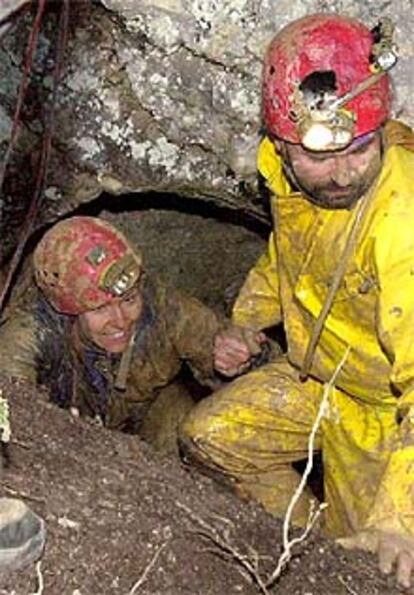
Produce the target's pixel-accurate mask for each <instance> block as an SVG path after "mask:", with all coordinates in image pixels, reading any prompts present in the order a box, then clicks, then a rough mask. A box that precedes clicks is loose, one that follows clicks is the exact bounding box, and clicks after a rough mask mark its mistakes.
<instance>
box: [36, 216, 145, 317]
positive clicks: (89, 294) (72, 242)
mask: <svg viewBox="0 0 414 595" xmlns="http://www.w3.org/2000/svg"><path fill="white" fill-rule="evenodd" d="M33 258H34V269H35V279H36V283H37V285H38V286H39V288H40V289H41V290H42V291H43V293H44V294H45V296H46V298H47V299H48V301H49V302H50V303H51V304H52V306H53V307H54V308H55V309H56V310H57V311H58V312H62V313H64V314H72V315H77V314H82V313H84V312H87V311H88V310H94V309H96V308H99V306H102V305H104V304H106V303H108V302H109V301H111V300H112V299H113V298H114V297H117V296H121V295H123V294H124V293H125V292H126V291H128V290H129V289H131V287H133V286H134V285H135V284H136V282H137V280H138V278H139V276H140V274H141V266H142V263H141V257H140V255H138V254H137V253H136V252H134V251H133V250H132V248H131V247H130V245H129V243H128V241H127V240H126V238H125V237H124V235H123V234H122V233H121V232H119V231H118V230H117V229H115V228H114V227H112V225H110V224H109V223H106V222H105V221H102V220H101V219H97V218H94V217H72V218H70V219H65V220H63V221H60V222H59V223H57V224H56V225H55V226H54V227H52V228H51V229H50V230H49V231H48V232H47V233H46V234H45V235H44V236H43V238H42V240H41V241H40V242H39V244H38V245H37V247H36V249H35V252H34V256H33Z"/></svg>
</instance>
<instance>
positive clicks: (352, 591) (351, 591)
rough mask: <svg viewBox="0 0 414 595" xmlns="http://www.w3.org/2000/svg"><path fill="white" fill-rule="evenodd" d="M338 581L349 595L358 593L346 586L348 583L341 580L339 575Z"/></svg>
mask: <svg viewBox="0 0 414 595" xmlns="http://www.w3.org/2000/svg"><path fill="white" fill-rule="evenodd" d="M338 581H339V582H340V583H341V584H342V585H343V586H344V587H345V589H346V590H347V591H348V593H351V595H358V593H357V592H356V591H354V589H352V587H350V586H349V585H348V583H347V582H346V581H345V580H344V579H343V578H342V576H341V575H339V576H338Z"/></svg>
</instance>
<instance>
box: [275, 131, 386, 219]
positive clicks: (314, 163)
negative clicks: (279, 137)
mask: <svg viewBox="0 0 414 595" xmlns="http://www.w3.org/2000/svg"><path fill="white" fill-rule="evenodd" d="M275 145H276V148H277V150H278V151H279V153H280V154H281V156H282V158H283V160H284V164H285V173H286V175H287V177H288V178H289V180H290V181H291V183H293V185H294V186H295V187H296V188H297V189H298V190H300V191H301V192H302V193H303V194H304V195H305V197H306V198H307V199H308V200H309V201H310V202H312V203H314V204H316V205H317V206H320V207H322V208H325V209H350V208H352V207H353V206H354V204H355V203H356V202H357V201H358V200H359V199H360V198H361V197H362V196H363V195H364V194H365V193H366V192H367V190H368V189H369V188H370V187H371V186H372V184H373V183H374V182H375V179H376V178H377V176H378V174H379V172H380V170H381V165H382V146H381V133H380V132H379V131H377V132H375V133H373V134H372V135H369V136H368V135H367V137H366V138H365V139H362V138H361V139H356V140H355V141H354V142H353V143H352V144H351V145H350V146H349V147H347V148H346V149H342V150H340V151H324V152H315V151H309V150H307V149H305V148H304V147H303V146H302V145H299V144H293V143H287V142H283V141H275Z"/></svg>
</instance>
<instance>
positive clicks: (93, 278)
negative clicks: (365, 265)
mask: <svg viewBox="0 0 414 595" xmlns="http://www.w3.org/2000/svg"><path fill="white" fill-rule="evenodd" d="M33 269H34V281H35V282H33V275H30V278H29V283H27V285H28V287H27V288H26V290H25V291H24V292H23V297H22V299H21V300H17V301H16V303H15V304H12V305H11V306H10V307H9V309H8V311H7V313H6V317H5V320H4V322H3V324H2V326H1V327H0V371H1V373H3V374H7V375H9V376H12V377H19V378H25V379H27V380H28V381H30V382H33V383H36V384H37V385H39V386H43V387H45V388H46V389H47V390H48V392H49V394H50V398H51V400H52V401H53V402H55V403H57V404H58V405H60V406H62V407H65V408H70V409H71V411H72V413H74V415H80V416H86V417H89V418H93V419H95V420H97V421H98V422H99V423H102V424H104V425H105V426H107V427H109V428H113V429H118V430H123V431H126V432H130V433H138V434H139V435H140V436H141V437H142V438H144V439H145V440H147V441H148V442H150V443H151V444H153V445H154V446H155V447H156V448H158V449H159V450H161V451H162V452H164V453H171V452H175V451H176V449H177V446H176V444H177V427H178V425H179V423H180V422H181V420H182V419H183V418H184V416H185V415H186V414H187V413H188V411H189V410H190V409H191V407H192V406H193V399H192V397H191V395H190V392H189V391H188V390H186V389H185V387H184V386H183V384H180V383H178V382H174V381H175V380H176V378H177V376H178V375H179V372H180V370H181V368H182V365H183V363H184V362H186V364H188V366H189V368H190V369H191V371H192V372H193V374H194V377H195V378H196V379H197V380H198V381H199V383H201V384H204V385H206V386H210V387H213V388H214V387H215V386H216V385H217V383H218V382H221V381H222V379H223V376H224V377H226V376H228V377H231V376H233V375H236V374H239V373H242V372H243V371H244V370H246V369H247V368H248V367H249V366H250V365H251V364H252V363H253V362H254V361H255V362H257V356H259V355H260V354H261V353H263V349H262V348H264V347H265V346H266V350H267V353H268V352H269V343H268V342H267V340H266V337H265V336H264V335H263V334H262V333H258V332H256V331H249V330H245V329H239V328H237V327H235V326H234V325H231V324H230V323H229V322H228V321H226V320H224V319H223V320H220V319H219V318H218V317H217V316H216V314H215V313H214V312H213V311H212V310H210V309H209V308H208V307H207V306H205V305H204V304H202V303H201V302H200V301H198V300H196V299H194V298H192V297H190V296H188V295H185V294H184V293H182V292H179V291H178V290H176V289H173V288H171V287H166V286H164V285H163V284H162V283H161V282H160V281H159V280H157V279H154V278H151V277H150V276H149V275H148V274H147V273H146V272H145V270H144V268H143V264H142V258H141V255H140V253H139V251H138V250H137V249H135V248H132V246H131V245H130V243H129V242H128V240H127V239H126V238H125V236H124V235H123V234H122V233H121V232H120V231H119V230H117V229H116V228H115V227H113V226H112V225H110V224H109V223H107V222H105V221H103V220H101V219H99V218H95V217H71V218H68V219H65V220H62V221H60V222H58V223H57V224H56V225H54V226H53V227H52V228H51V229H49V230H48V231H47V232H46V234H45V235H44V236H43V238H42V239H41V241H40V242H39V244H38V245H37V246H36V248H35V251H34V255H33ZM236 360H237V363H236V364H235V361H236ZM216 372H218V375H217V374H216Z"/></svg>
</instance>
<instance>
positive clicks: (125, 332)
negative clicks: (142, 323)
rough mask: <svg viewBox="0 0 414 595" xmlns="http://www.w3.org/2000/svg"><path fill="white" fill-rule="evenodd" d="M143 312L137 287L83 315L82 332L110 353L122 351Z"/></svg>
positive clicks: (79, 320) (80, 322)
mask: <svg viewBox="0 0 414 595" xmlns="http://www.w3.org/2000/svg"><path fill="white" fill-rule="evenodd" d="M141 311H142V297H141V293H140V291H139V289H138V288H136V287H134V288H132V289H131V290H130V291H128V292H127V293H126V294H125V295H123V296H122V297H114V298H113V299H112V300H111V301H110V302H109V303H108V304H105V305H103V306H101V307H100V308H97V309H96V310H90V311H89V312H85V313H84V314H80V315H79V318H78V322H79V326H80V330H81V332H82V334H83V335H84V336H85V337H86V338H87V339H89V340H90V341H92V342H93V343H95V345H97V346H98V347H100V348H101V349H104V350H105V351H108V352H109V353H122V352H123V351H124V350H125V349H126V347H127V346H128V343H129V340H130V338H131V335H132V333H133V332H134V326H135V323H136V321H137V320H138V318H139V316H140V314H141Z"/></svg>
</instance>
